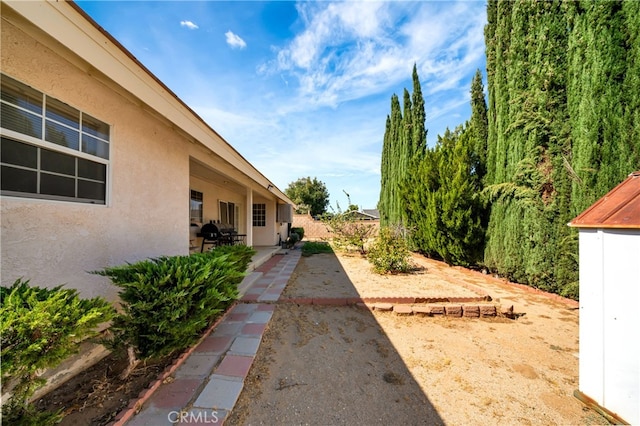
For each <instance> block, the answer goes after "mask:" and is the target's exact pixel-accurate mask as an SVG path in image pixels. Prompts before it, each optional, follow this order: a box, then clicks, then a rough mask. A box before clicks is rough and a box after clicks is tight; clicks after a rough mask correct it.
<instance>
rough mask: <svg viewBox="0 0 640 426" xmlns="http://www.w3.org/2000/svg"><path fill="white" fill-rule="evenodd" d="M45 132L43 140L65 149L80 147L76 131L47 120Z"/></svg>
mask: <svg viewBox="0 0 640 426" xmlns="http://www.w3.org/2000/svg"><path fill="white" fill-rule="evenodd" d="M45 130H46V134H45V139H46V140H47V141H49V142H53V143H57V144H58V145H62V146H66V147H67V148H71V149H76V150H77V149H78V147H79V145H80V143H79V133H78V131H76V130H73V129H70V128H68V127H64V126H62V125H60V124H57V123H53V122H51V121H48V120H47V124H46V128H45Z"/></svg>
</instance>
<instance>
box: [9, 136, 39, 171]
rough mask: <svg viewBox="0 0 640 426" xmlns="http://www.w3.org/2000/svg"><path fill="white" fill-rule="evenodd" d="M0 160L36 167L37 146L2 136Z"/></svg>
mask: <svg viewBox="0 0 640 426" xmlns="http://www.w3.org/2000/svg"><path fill="white" fill-rule="evenodd" d="M0 146H1V149H0V151H1V154H0V161H2V162H3V163H6V164H15V165H17V166H24V167H31V168H32V169H36V168H37V167H38V148H36V147H35V146H33V145H27V144H26V143H21V142H17V141H14V140H11V139H6V138H2V145H0Z"/></svg>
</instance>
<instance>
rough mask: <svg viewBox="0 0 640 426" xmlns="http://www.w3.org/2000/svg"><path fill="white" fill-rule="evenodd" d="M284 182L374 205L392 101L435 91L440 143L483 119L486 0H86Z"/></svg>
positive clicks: (432, 101)
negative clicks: (308, 181)
mask: <svg viewBox="0 0 640 426" xmlns="http://www.w3.org/2000/svg"><path fill="white" fill-rule="evenodd" d="M77 3H78V4H79V5H80V6H81V7H82V8H83V9H84V10H85V11H86V12H87V13H88V14H89V15H90V16H91V17H92V18H93V19H94V20H96V21H97V22H98V24H100V25H101V26H102V27H103V28H105V29H106V30H107V31H108V32H110V33H111V34H112V35H113V36H114V37H115V38H116V39H117V40H118V41H120V43H122V44H123V45H124V46H125V47H126V48H127V49H128V50H129V51H130V52H131V53H132V54H133V55H134V56H135V57H137V58H138V60H140V62H142V63H143V64H144V65H145V66H146V67H147V68H148V69H149V70H151V72H153V73H154V74H155V75H156V76H157V77H158V78H159V79H160V80H162V81H163V82H164V83H165V84H166V85H167V86H168V87H169V88H170V89H171V90H173V91H174V92H175V93H176V94H177V95H178V96H179V97H180V98H181V99H182V100H183V101H184V102H185V103H186V104H187V105H189V106H190V107H191V108H192V109H193V110H194V111H195V112H196V113H197V114H198V115H200V116H201V117H202V118H203V119H204V120H205V121H206V122H207V123H209V125H210V126H211V127H212V128H214V129H215V130H216V131H217V132H218V133H219V134H220V135H221V136H222V137H223V138H225V140H226V141H227V142H229V143H230V144H231V145H232V146H233V147H234V148H235V149H236V150H237V151H238V152H240V154H242V155H243V156H244V157H245V158H246V159H247V160H248V161H250V162H251V163H252V164H253V165H254V166H256V167H257V168H258V170H260V171H261V172H262V173H263V174H264V175H265V176H266V177H267V178H269V179H270V180H271V181H272V182H273V183H274V184H275V185H277V186H278V187H279V188H280V189H281V190H283V191H284V190H285V189H286V187H287V186H288V185H289V183H291V182H293V181H295V180H297V179H298V178H300V177H306V176H310V177H312V178H313V177H316V178H318V179H319V180H321V181H322V182H324V183H325V184H326V186H327V189H328V190H329V193H330V196H331V205H332V206H333V207H334V208H335V206H336V202H338V203H339V204H340V206H341V207H342V208H345V207H346V206H347V198H346V195H345V194H344V192H343V191H346V192H347V193H348V194H350V196H351V202H352V203H353V204H357V205H359V206H360V207H362V208H375V207H376V204H377V201H378V196H379V193H380V156H381V152H382V139H383V136H384V128H385V121H386V117H387V115H388V114H389V113H390V100H391V96H392V95H393V94H394V93H396V94H397V95H398V96H399V97H400V100H401V102H402V93H403V90H404V88H407V89H408V90H409V91H410V92H411V91H412V81H411V72H412V68H413V64H414V63H415V64H416V65H417V67H418V75H419V76H420V82H421V86H422V91H423V95H424V98H425V109H426V115H427V121H426V127H427V129H428V135H427V143H428V144H429V145H430V146H433V145H434V144H435V142H436V140H437V135H438V134H442V133H443V132H444V130H445V129H446V127H450V128H454V127H455V126H457V125H458V124H461V123H463V122H464V121H465V120H467V119H468V118H469V116H470V107H469V90H470V86H471V79H472V77H473V74H474V73H475V71H476V69H478V68H480V69H481V70H482V71H483V73H484V72H485V66H486V62H485V54H484V37H483V30H484V25H485V23H486V4H485V2H484V1H483V2H480V1H459V2H449V1H417V2H415V1H414V2H405V1H367V2H363V1H358V2H356V1H347V2H328V1H315V2H314V1H306V2H290V1H264V2H259V1H197V2H196V1H194V2H191V1H152V2H144V1H78V2H77Z"/></svg>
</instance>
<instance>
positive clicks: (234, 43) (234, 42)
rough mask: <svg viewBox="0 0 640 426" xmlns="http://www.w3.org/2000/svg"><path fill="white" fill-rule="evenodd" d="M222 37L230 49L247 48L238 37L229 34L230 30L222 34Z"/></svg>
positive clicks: (231, 33)
mask: <svg viewBox="0 0 640 426" xmlns="http://www.w3.org/2000/svg"><path fill="white" fill-rule="evenodd" d="M224 35H225V37H226V38H227V44H228V45H229V46H231V47H232V48H234V49H236V48H238V49H244V48H245V47H247V43H246V42H245V41H244V40H243V39H241V38H240V36H239V35H237V34H234V33H233V32H231V30H229V31H227V32H226V33H224Z"/></svg>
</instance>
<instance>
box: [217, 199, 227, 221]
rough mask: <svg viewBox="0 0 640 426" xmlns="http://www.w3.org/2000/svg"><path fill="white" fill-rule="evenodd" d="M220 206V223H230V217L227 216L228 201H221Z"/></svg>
mask: <svg viewBox="0 0 640 426" xmlns="http://www.w3.org/2000/svg"><path fill="white" fill-rule="evenodd" d="M219 207H220V210H219V215H220V223H229V218H228V216H227V213H229V210H228V209H227V203H225V202H224V201H220V206H219Z"/></svg>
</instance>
